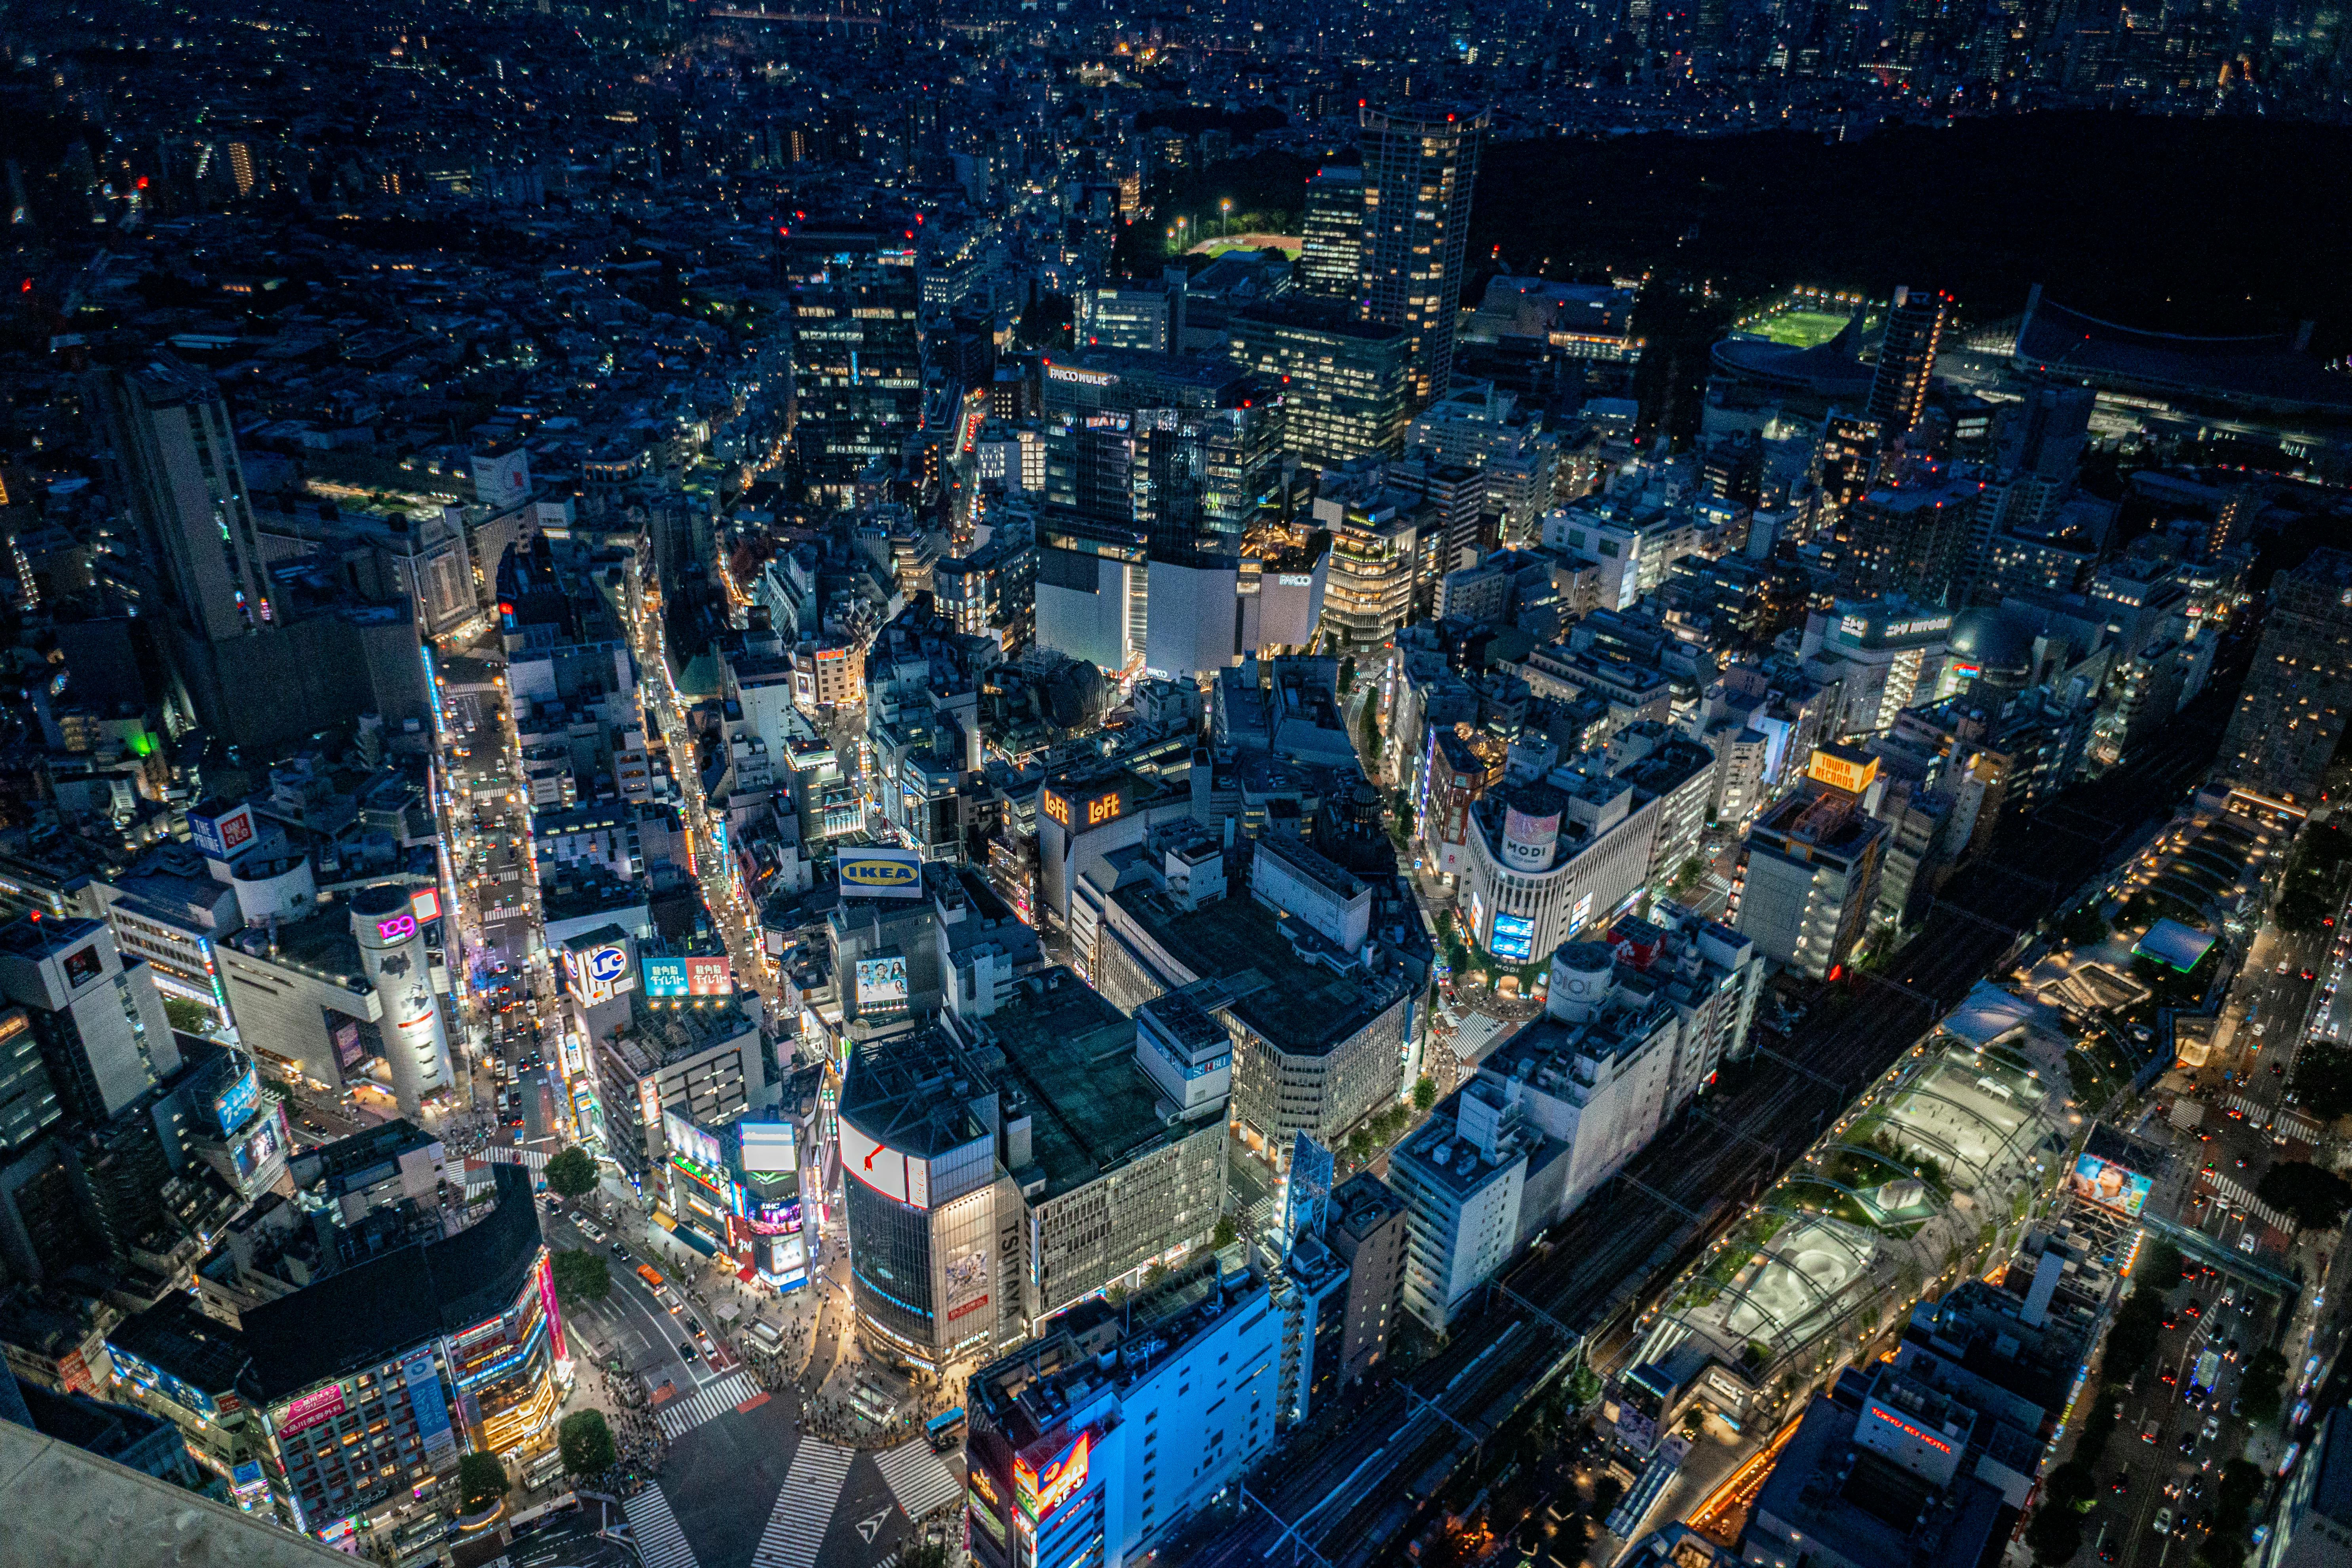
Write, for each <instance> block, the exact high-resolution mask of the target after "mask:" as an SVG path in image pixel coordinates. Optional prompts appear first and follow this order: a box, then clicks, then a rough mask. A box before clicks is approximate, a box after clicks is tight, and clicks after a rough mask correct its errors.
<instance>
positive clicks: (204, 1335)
mask: <svg viewBox="0 0 2352 1568" xmlns="http://www.w3.org/2000/svg"><path fill="white" fill-rule="evenodd" d="M106 1343H107V1348H108V1349H110V1350H112V1351H114V1352H118V1353H127V1354H130V1355H134V1356H137V1357H138V1358H139V1359H140V1360H141V1361H143V1362H145V1363H147V1364H148V1365H150V1366H152V1367H153V1368H155V1369H156V1370H157V1371H159V1372H163V1373H170V1374H171V1375H172V1376H173V1377H176V1378H178V1379H179V1380H180V1381H181V1382H182V1383H184V1384H188V1385H189V1386H190V1387H191V1388H199V1389H202V1390H203V1391H204V1392H205V1393H206V1394H215V1395H218V1394H229V1393H234V1392H235V1391H236V1385H237V1378H238V1376H239V1375H240V1374H241V1373H243V1372H244V1371H245V1369H246V1368H247V1366H249V1365H250V1364H252V1361H253V1357H252V1354H251V1352H249V1351H247V1349H246V1344H245V1336H244V1335H243V1334H242V1333H240V1332H238V1331H236V1330H235V1329H232V1328H230V1327H229V1326H228V1325H227V1324H226V1323H224V1322H222V1321H219V1320H218V1319H216V1318H213V1317H210V1316H207V1315H206V1314H205V1313H204V1312H203V1311H200V1310H198V1309H197V1307H196V1304H195V1302H194V1300H192V1299H191V1298H189V1297H187V1296H184V1295H174V1296H172V1297H169V1298H167V1299H166V1300H163V1301H162V1302H160V1303H159V1304H157V1305H155V1306H153V1307H151V1308H149V1309H148V1310H145V1311H143V1312H139V1313H136V1314H134V1315H132V1316H131V1317H128V1318H125V1319H124V1320H123V1321H121V1322H120V1323H118V1324H116V1325H115V1327H114V1330H113V1331H112V1332H110V1333H109V1334H108V1335H107V1336H106Z"/></svg>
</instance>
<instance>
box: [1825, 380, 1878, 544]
mask: <svg viewBox="0 0 2352 1568" xmlns="http://www.w3.org/2000/svg"><path fill="white" fill-rule="evenodd" d="M1882 428H1883V426H1880V425H1879V424H1878V422H1877V421H1876V420H1874V419H1865V418H1863V417H1862V416H1859V415H1853V414H1841V413H1840V412H1838V411H1837V410H1836V409H1834V408H1832V409H1831V410H1830V414H1829V417H1828V418H1827V419H1825V420H1823V421H1822V435H1821V440H1820V442H1819V444H1818V445H1816V446H1815V447H1814V448H1813V517H1812V532H1813V537H1814V539H1815V540H1816V541H1818V542H1820V543H1821V545H1822V555H1823V560H1822V563H1823V564H1824V565H1829V566H1834V565H1836V564H1837V563H1838V558H1839V556H1840V555H1841V554H1842V553H1843V551H1842V549H1841V546H1842V545H1843V543H1844V541H1845V521H1846V515H1847V513H1848V512H1849V511H1851V510H1853V503H1854V502H1855V501H1857V500H1861V499H1862V497H1863V495H1864V492H1865V491H1867V490H1868V489H1870V480H1871V476H1872V475H1873V474H1874V473H1875V472H1876V471H1877V464H1878V442H1879V432H1880V430H1881V429H1882Z"/></svg>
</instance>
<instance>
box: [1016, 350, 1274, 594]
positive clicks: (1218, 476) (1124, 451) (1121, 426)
mask: <svg viewBox="0 0 2352 1568" xmlns="http://www.w3.org/2000/svg"><path fill="white" fill-rule="evenodd" d="M1044 389H1045V499H1046V500H1047V502H1048V503H1049V504H1052V505H1054V506H1055V507H1059V508H1062V509H1066V511H1068V512H1073V513H1075V514H1076V516H1078V517H1080V518H1084V519H1087V520H1088V521H1094V522H1099V523H1106V524H1110V525H1114V526H1117V527H1132V528H1134V529H1137V530H1139V531H1141V532H1142V533H1143V534H1144V536H1145V541H1146V543H1147V544H1148V545H1149V546H1150V551H1151V553H1152V556H1153V557H1154V558H1155V559H1158V560H1167V561H1189V560H1192V559H1194V558H1196V557H1198V556H1199V555H1202V554H1203V553H1207V554H1216V555H1232V554H1234V552H1237V551H1239V549H1240V548H1241V541H1242V534H1243V533H1244V531H1246V530H1247V528H1248V526H1249V524H1250V523H1251V521H1254V520H1255V518H1256V516H1257V513H1258V510H1259V508H1260V507H1261V505H1263V504H1265V503H1266V502H1267V501H1270V500H1272V498H1273V495H1274V492H1275V489H1276V487H1277V485H1278V484H1279V482H1280V478H1281V467H1282V452H1283V447H1282V421H1283V415H1284V405H1285V400H1284V398H1283V396H1282V389H1281V387H1280V385H1279V384H1278V383H1276V382H1275V381H1274V380H1272V379H1271V378H1269V377H1264V376H1259V375H1255V374H1252V373H1251V372H1250V370H1249V369H1247V368H1246V367H1244V366H1242V365H1237V364H1235V363H1232V362H1230V361H1226V360H1212V361H1199V360H1187V359H1178V358H1175V357H1173V356H1171V355H1168V354H1160V353H1145V352H1113V351H1108V350H1082V351H1080V352H1079V353H1076V354H1072V355H1069V356H1066V357H1065V358H1060V359H1056V360H1054V361H1052V362H1050V363H1047V364H1046V365H1045V374H1044Z"/></svg>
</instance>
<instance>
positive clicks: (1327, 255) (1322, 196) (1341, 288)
mask: <svg viewBox="0 0 2352 1568" xmlns="http://www.w3.org/2000/svg"><path fill="white" fill-rule="evenodd" d="M1302 233H1303V234H1304V236H1305V239H1304V243H1303V244H1302V245H1301V246H1300V247H1299V252H1298V277H1297V284H1296V286H1297V288H1298V289H1300V290H1301V291H1302V292H1305V293H1308V294H1319V295H1321V296H1323V297H1324V298H1326V299H1332V300H1354V299H1357V298H1358V297H1359V295H1360V289H1362V287H1363V272H1364V171H1363V170H1361V169H1360V168H1350V167H1343V166H1340V165H1339V164H1329V165H1326V166H1325V167H1323V168H1320V169H1318V170H1317V171H1316V172H1315V177H1314V178H1313V179H1311V180H1308V181H1307V217H1306V221H1305V223H1304V225H1303V226H1302Z"/></svg>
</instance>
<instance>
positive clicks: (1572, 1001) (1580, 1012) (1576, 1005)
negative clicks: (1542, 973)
mask: <svg viewBox="0 0 2352 1568" xmlns="http://www.w3.org/2000/svg"><path fill="white" fill-rule="evenodd" d="M1616 994H1617V952H1616V950H1615V949H1614V948H1612V947H1611V946H1610V945H1609V944H1608V943H1607V942H1570V943H1568V944H1567V945H1566V946H1564V947H1562V948H1561V949H1560V950H1559V952H1555V953H1553V954H1552V955H1551V988H1550V994H1549V995H1547V996H1546V997H1545V998H1544V1010H1545V1011H1546V1012H1548V1013H1549V1014H1550V1015H1551V1016H1553V1017H1555V1018H1558V1019H1559V1020H1561V1021H1562V1022H1564V1023H1570V1024H1576V1023H1582V1022H1583V1021H1584V1020H1586V1019H1588V1018H1591V1017H1592V1016H1594V1015H1595V1014H1597V1013H1601V1012H1603V1011H1605V1010H1606V1009H1607V1008H1608V1006H1609V1004H1610V1002H1611V1000H1612V998H1614V997H1615V995H1616Z"/></svg>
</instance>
